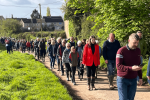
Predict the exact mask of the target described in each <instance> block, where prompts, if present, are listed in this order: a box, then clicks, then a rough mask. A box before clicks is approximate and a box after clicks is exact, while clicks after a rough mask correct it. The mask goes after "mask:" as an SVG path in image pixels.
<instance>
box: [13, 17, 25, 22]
mask: <svg viewBox="0 0 150 100" xmlns="http://www.w3.org/2000/svg"><path fill="white" fill-rule="evenodd" d="M13 19H16V20H18V21H21V19H27V18H13Z"/></svg>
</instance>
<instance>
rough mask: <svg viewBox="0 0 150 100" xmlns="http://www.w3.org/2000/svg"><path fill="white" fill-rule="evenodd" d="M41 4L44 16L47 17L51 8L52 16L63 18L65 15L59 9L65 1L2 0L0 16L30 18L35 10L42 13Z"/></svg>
mask: <svg viewBox="0 0 150 100" xmlns="http://www.w3.org/2000/svg"><path fill="white" fill-rule="evenodd" d="M39 3H40V4H41V12H42V16H46V13H47V7H50V12H51V15H52V16H62V17H63V15H64V14H63V13H62V11H61V10H60V9H59V8H60V7H61V6H62V4H63V3H64V0H0V16H1V15H2V16H3V17H4V18H6V17H7V18H11V15H12V14H13V17H14V18H16V17H17V18H30V15H31V13H32V11H33V10H34V9H35V8H36V9H37V10H38V12H39V13H40V10H39V5H38V4H39ZM18 6H21V7H18ZM54 8H57V9H54Z"/></svg>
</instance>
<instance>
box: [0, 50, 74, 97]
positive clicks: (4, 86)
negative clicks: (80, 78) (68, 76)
mask: <svg viewBox="0 0 150 100" xmlns="http://www.w3.org/2000/svg"><path fill="white" fill-rule="evenodd" d="M0 49H1V48H0ZM0 100H72V98H71V97H70V96H69V94H68V92H67V90H66V88H64V86H63V85H61V83H60V82H59V79H58V78H57V77H56V76H55V75H54V74H53V73H52V72H51V71H49V70H48V69H46V68H45V66H44V65H43V64H42V63H40V62H38V61H35V59H34V56H32V55H28V54H22V53H20V52H17V51H16V52H14V53H13V54H11V55H10V54H7V53H6V51H2V52H1V53H0Z"/></svg>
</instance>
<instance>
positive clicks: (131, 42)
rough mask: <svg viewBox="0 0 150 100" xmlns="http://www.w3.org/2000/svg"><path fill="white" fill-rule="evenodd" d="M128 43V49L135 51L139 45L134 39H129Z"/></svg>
mask: <svg viewBox="0 0 150 100" xmlns="http://www.w3.org/2000/svg"><path fill="white" fill-rule="evenodd" d="M128 42H129V46H130V49H136V48H137V46H138V44H139V40H136V39H129V40H128Z"/></svg>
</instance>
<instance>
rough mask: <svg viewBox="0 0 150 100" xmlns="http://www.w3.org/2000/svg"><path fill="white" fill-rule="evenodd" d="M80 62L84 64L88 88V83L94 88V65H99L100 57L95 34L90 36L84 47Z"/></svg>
mask: <svg viewBox="0 0 150 100" xmlns="http://www.w3.org/2000/svg"><path fill="white" fill-rule="evenodd" d="M82 64H84V65H85V66H86V70H87V80H88V81H87V83H88V90H90V84H91V85H92V90H93V89H94V90H96V88H95V86H94V83H95V71H96V67H97V66H98V65H100V57H99V46H98V45H97V44H96V43H95V36H91V37H90V39H89V41H88V43H87V44H86V45H85V47H84V51H83V59H82ZM91 76H92V80H91Z"/></svg>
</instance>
